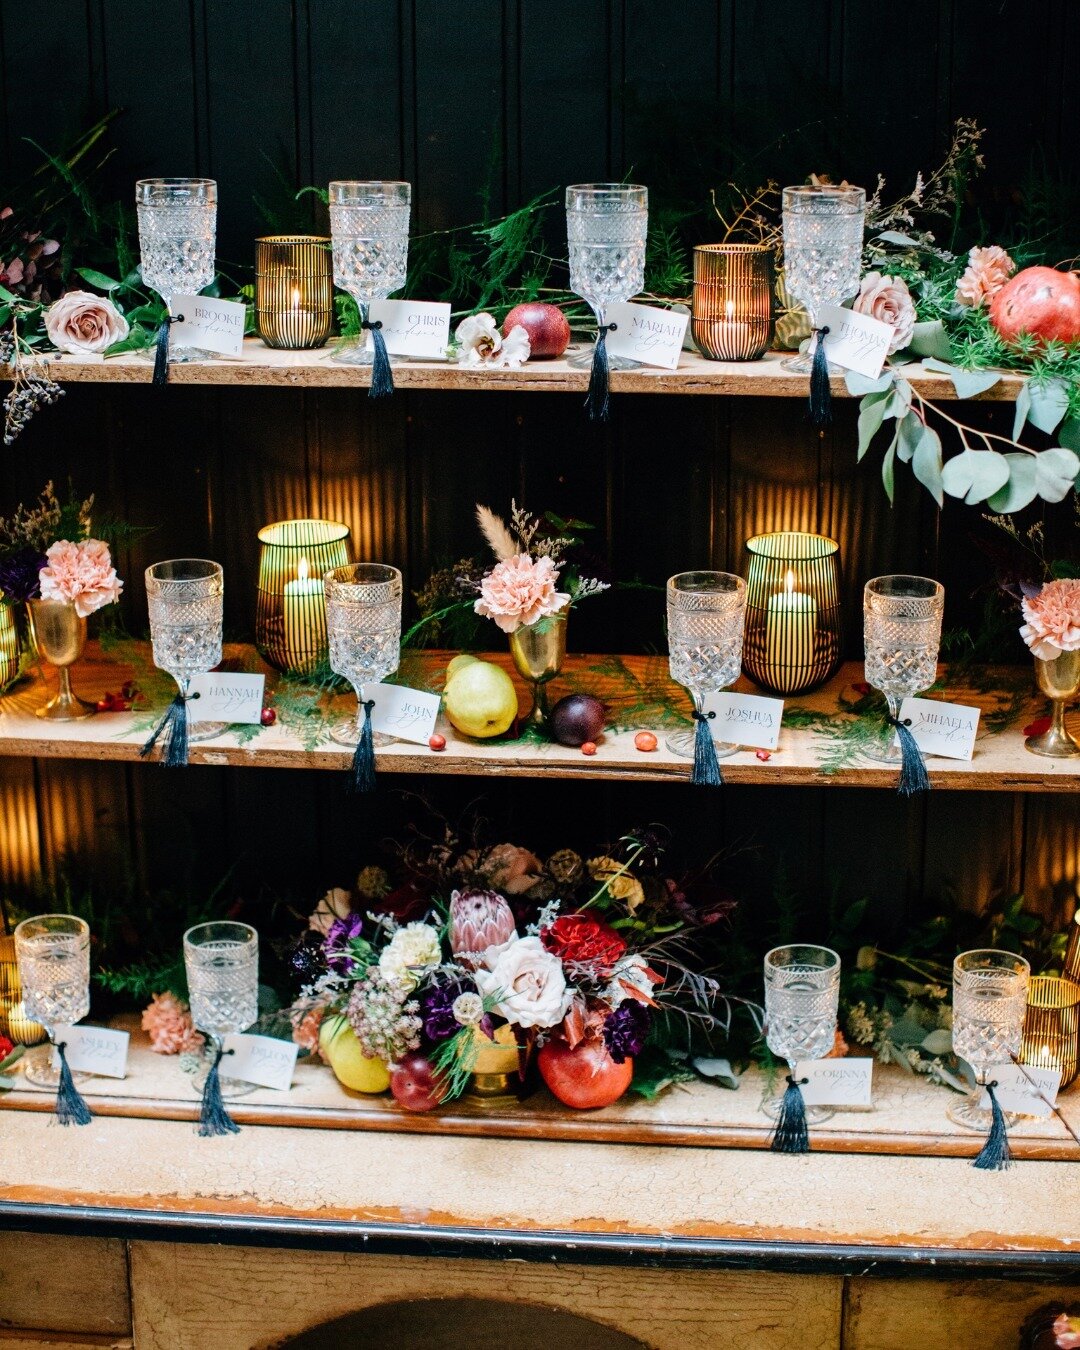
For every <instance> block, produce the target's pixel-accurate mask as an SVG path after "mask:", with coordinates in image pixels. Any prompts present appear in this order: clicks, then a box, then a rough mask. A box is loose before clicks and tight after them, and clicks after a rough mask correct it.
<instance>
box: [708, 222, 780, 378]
mask: <svg viewBox="0 0 1080 1350" xmlns="http://www.w3.org/2000/svg"><path fill="white" fill-rule="evenodd" d="M774 280H775V279H774V274H773V254H772V250H771V249H770V248H768V247H766V245H764V244H699V245H698V246H697V247H696V248H695V249H694V302H693V310H692V314H691V331H692V332H693V335H694V341H695V342H696V343H697V345H698V347H699V348H700V350H701V354H702V356H707V357H708V358H709V359H710V360H712V361H756V360H758V358H759V357H762V356H764V355H765V353H766V352H767V351H768V350H769V346H770V344H771V343H772V339H773V331H774V324H773V288H774Z"/></svg>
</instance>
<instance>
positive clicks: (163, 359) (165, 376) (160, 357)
mask: <svg viewBox="0 0 1080 1350" xmlns="http://www.w3.org/2000/svg"><path fill="white" fill-rule="evenodd" d="M171 323H172V318H171V316H170V315H168V314H166V315H165V318H164V319H162V321H161V324H160V325H159V326H158V330H157V337H156V338H155V339H154V380H153V382H154V384H156V385H157V386H158V387H159V388H160V387H161V386H163V385H166V384H168V383H169V325H170V324H171Z"/></svg>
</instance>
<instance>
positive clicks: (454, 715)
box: [443, 657, 518, 740]
mask: <svg viewBox="0 0 1080 1350" xmlns="http://www.w3.org/2000/svg"><path fill="white" fill-rule="evenodd" d="M454 659H455V660H460V657H455V658H454ZM443 707H444V708H445V710H446V715H447V717H448V718H449V719H450V722H451V724H452V725H453V726H455V727H457V729H458V731H462V732H464V733H465V735H466V736H475V737H477V738H478V739H479V740H486V739H488V738H489V737H491V736H501V735H502V734H503V732H504V731H507V730H509V728H510V726H511V725H512V724H513V721H514V718H515V717H516V716H517V710H518V705H517V691H516V690H515V688H514V682H513V680H512V679H511V678H510V676H509V675H507V673H506V671H505V670H503V668H502V667H501V666H496V665H493V664H492V663H491V662H490V661H476V660H472V661H467V662H466V663H465V664H464V665H462V666H458V668H457V670H456V671H454V672H453V674H452V675H451V676H450V678H449V679H448V680H447V682H446V692H445V695H444V700H443Z"/></svg>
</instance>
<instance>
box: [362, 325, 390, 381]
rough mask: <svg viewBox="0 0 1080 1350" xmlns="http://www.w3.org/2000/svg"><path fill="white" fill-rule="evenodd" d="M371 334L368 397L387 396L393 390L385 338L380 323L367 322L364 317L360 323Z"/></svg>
mask: <svg viewBox="0 0 1080 1350" xmlns="http://www.w3.org/2000/svg"><path fill="white" fill-rule="evenodd" d="M360 327H361V328H362V329H365V330H366V331H367V332H369V333H370V334H371V340H372V342H373V343H374V344H375V360H374V361H373V362H372V364H371V387H370V388H369V389H368V398H389V397H390V395H391V394H392V393H393V392H394V375H393V372H392V371H391V369H390V357H389V355H388V354H387V351H386V339H385V338H384V337H383V335H382V323H381V322H380V321H379V320H376V321H375V323H368V321H367V320H366V319H365V320H364V322H363V323H362V324H361V325H360Z"/></svg>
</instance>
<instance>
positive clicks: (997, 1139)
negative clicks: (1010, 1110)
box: [971, 1083, 1012, 1172]
mask: <svg viewBox="0 0 1080 1350" xmlns="http://www.w3.org/2000/svg"><path fill="white" fill-rule="evenodd" d="M995 1087H997V1084H996V1083H987V1085H986V1095H987V1096H988V1097H989V1098H990V1133H989V1134H988V1135H987V1136H986V1143H985V1144H983V1146H982V1149H981V1151H980V1153H979V1156H978V1157H977V1158H976V1159H975V1161H974V1162H973V1163H972V1164H971V1165H972V1167H978V1168H979V1169H980V1170H981V1171H983V1172H1004V1171H1005V1170H1006V1169H1007V1168H1008V1166H1009V1164H1010V1163H1011V1162H1012V1154H1011V1153H1010V1152H1009V1135H1008V1132H1007V1131H1006V1129H1005V1113H1004V1112H1003V1111H1002V1109H1001V1106H1000V1104H999V1102H998V1099H997V1096H996V1094H995V1093H994V1088H995Z"/></svg>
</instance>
